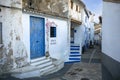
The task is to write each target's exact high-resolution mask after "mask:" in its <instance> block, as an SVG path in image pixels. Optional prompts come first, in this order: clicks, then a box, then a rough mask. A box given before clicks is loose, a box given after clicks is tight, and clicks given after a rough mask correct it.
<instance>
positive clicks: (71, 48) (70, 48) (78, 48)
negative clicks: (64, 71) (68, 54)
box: [70, 48, 80, 50]
mask: <svg viewBox="0 0 120 80" xmlns="http://www.w3.org/2000/svg"><path fill="white" fill-rule="evenodd" d="M70 50H80V49H79V48H78V49H77V48H70Z"/></svg>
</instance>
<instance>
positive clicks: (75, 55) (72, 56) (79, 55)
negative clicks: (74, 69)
mask: <svg viewBox="0 0 120 80" xmlns="http://www.w3.org/2000/svg"><path fill="white" fill-rule="evenodd" d="M80 56H81V55H70V57H80Z"/></svg>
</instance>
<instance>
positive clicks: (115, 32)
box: [102, 2, 120, 62]
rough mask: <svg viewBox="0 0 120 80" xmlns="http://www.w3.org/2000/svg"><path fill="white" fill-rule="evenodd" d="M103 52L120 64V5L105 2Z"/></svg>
mask: <svg viewBox="0 0 120 80" xmlns="http://www.w3.org/2000/svg"><path fill="white" fill-rule="evenodd" d="M102 17H103V25H102V52H103V53H105V54H106V55H108V56H110V57H112V58H113V59H115V60H117V61H119V62H120V4H118V3H110V2H103V16H102Z"/></svg>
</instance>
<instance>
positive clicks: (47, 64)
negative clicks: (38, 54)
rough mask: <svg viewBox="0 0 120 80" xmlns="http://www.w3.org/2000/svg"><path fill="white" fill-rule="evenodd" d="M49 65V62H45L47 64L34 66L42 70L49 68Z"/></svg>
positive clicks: (50, 63)
mask: <svg viewBox="0 0 120 80" xmlns="http://www.w3.org/2000/svg"><path fill="white" fill-rule="evenodd" d="M50 65H52V62H51V61H50V62H47V63H45V64H42V65H36V68H39V69H42V68H44V67H47V66H50Z"/></svg>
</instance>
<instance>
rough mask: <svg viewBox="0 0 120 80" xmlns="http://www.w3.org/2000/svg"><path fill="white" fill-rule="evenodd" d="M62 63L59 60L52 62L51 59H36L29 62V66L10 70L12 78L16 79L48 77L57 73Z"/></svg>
mask: <svg viewBox="0 0 120 80" xmlns="http://www.w3.org/2000/svg"><path fill="white" fill-rule="evenodd" d="M63 66H64V62H62V61H60V60H54V61H53V60H52V59H51V58H46V57H42V58H38V59H34V60H32V61H31V64H30V65H29V66H26V67H23V68H19V69H15V70H11V73H12V76H13V77H16V78H20V79H23V78H30V77H40V76H42V75H48V74H51V73H54V72H57V71H58V70H60V69H61V68H63Z"/></svg>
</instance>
